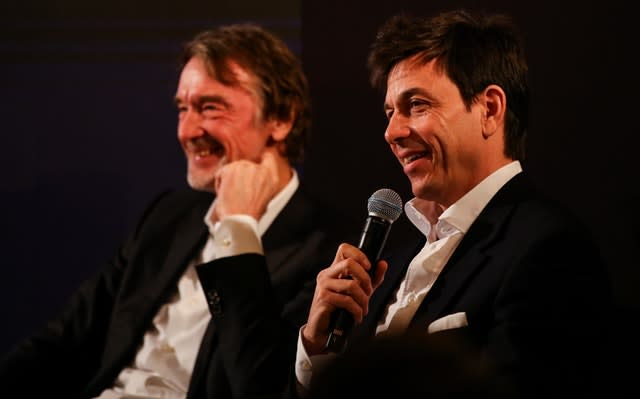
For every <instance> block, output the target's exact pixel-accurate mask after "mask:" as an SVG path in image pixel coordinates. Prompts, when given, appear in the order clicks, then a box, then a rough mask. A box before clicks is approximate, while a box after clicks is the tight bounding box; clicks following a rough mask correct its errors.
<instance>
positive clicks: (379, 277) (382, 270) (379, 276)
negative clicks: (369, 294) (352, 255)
mask: <svg viewBox="0 0 640 399" xmlns="http://www.w3.org/2000/svg"><path fill="white" fill-rule="evenodd" d="M387 269H389V264H388V263H387V261H385V260H380V261H378V265H377V266H376V270H375V272H374V273H373V277H372V279H371V284H372V285H373V288H374V289H377V288H378V287H379V286H380V284H382V281H383V280H384V275H385V274H386V273H387Z"/></svg>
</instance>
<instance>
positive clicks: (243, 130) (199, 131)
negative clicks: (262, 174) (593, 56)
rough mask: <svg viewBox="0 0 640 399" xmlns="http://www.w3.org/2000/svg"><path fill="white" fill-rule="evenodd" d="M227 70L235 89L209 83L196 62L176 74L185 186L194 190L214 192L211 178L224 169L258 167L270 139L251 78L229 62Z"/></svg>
mask: <svg viewBox="0 0 640 399" xmlns="http://www.w3.org/2000/svg"><path fill="white" fill-rule="evenodd" d="M230 67H231V71H232V72H233V73H234V74H235V76H236V78H237V81H238V83H237V84H235V85H233V86H226V85H224V84H222V83H221V82H220V81H218V80H216V79H214V78H212V77H211V76H210V75H209V73H208V71H207V68H206V66H205V63H204V62H203V61H202V60H201V59H200V58H198V57H193V58H192V59H191V60H190V61H189V62H188V63H187V64H186V65H185V66H184V68H183V69H182V73H181V74H180V81H179V83H178V89H177V92H176V96H175V100H176V104H177V107H178V140H179V141H180V144H181V146H182V149H183V150H184V153H185V155H186V157H187V163H188V172H187V180H188V182H189V185H190V186H191V187H193V188H194V189H197V190H205V191H214V182H215V174H216V172H217V171H218V169H220V167H221V166H222V165H224V164H227V163H229V162H233V161H237V160H240V159H246V160H251V161H255V162H258V161H259V160H260V157H261V156H262V153H263V152H264V150H265V148H266V146H267V142H268V140H269V137H270V135H271V131H272V129H271V127H272V126H271V125H272V124H270V123H268V122H264V121H263V118H262V113H261V107H262V103H261V101H260V99H259V98H258V95H257V94H256V93H257V91H256V90H257V89H254V88H255V87H256V84H255V83H254V80H253V79H254V78H253V77H252V76H251V75H249V74H248V73H247V72H246V71H245V70H243V69H242V68H240V66H238V65H237V64H235V63H233V62H232V63H230Z"/></svg>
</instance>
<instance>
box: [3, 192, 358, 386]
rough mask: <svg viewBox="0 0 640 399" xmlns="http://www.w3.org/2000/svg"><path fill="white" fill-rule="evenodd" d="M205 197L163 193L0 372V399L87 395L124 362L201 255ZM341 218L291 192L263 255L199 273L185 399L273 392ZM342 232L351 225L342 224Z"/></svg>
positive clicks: (329, 255) (330, 254)
mask: <svg viewBox="0 0 640 399" xmlns="http://www.w3.org/2000/svg"><path fill="white" fill-rule="evenodd" d="M212 200H213V195H211V194H208V193H202V192H196V191H191V190H189V191H187V192H169V193H166V194H163V195H161V196H160V197H159V198H158V199H157V200H156V201H154V203H153V204H152V205H151V206H149V207H148V209H147V211H146V212H145V214H144V215H143V217H142V219H141V220H140V222H139V224H138V225H137V226H136V228H135V229H134V231H133V232H132V234H131V236H130V237H129V238H128V239H127V240H126V242H125V243H124V245H123V246H122V248H121V249H120V250H119V252H118V254H117V255H116V256H115V257H114V258H113V260H112V261H111V262H110V264H109V265H108V267H106V268H104V269H103V270H101V271H100V272H99V273H97V275H96V276H95V277H93V278H92V279H90V280H89V281H87V282H85V283H84V284H83V285H82V286H81V287H80V288H79V290H78V291H77V292H76V293H75V294H74V296H73V297H72V298H71V300H70V302H69V303H68V305H67V306H66V307H65V309H64V311H63V312H62V314H61V315H60V316H59V317H58V318H56V319H55V320H53V321H51V322H50V323H48V324H47V326H46V327H45V328H44V329H43V331H41V332H39V333H37V334H35V335H34V336H32V337H29V338H28V339H25V340H24V341H23V342H21V343H20V344H19V345H17V346H16V348H15V349H14V350H13V351H12V352H10V353H9V354H8V355H7V356H6V357H5V358H4V359H3V360H2V362H1V363H0V381H1V383H0V390H5V392H12V391H13V392H15V393H20V395H21V396H22V397H45V396H46V395H54V396H55V395H58V396H63V397H80V398H91V397H94V396H96V395H98V394H100V392H102V390H104V389H105V388H107V387H110V386H112V384H113V382H114V381H115V378H116V377H117V375H118V374H119V373H120V371H121V370H122V369H123V368H124V367H126V366H128V365H130V364H131V362H132V361H133V358H134V356H135V354H136V351H137V349H138V347H139V345H140V344H141V343H142V337H143V335H144V333H145V332H146V331H147V329H148V328H149V327H150V326H151V323H152V319H153V317H154V316H155V315H156V313H157V311H158V310H159V308H160V307H161V306H162V305H163V304H164V303H166V301H167V300H168V299H169V298H170V296H171V295H172V294H173V293H175V290H176V287H177V282H178V280H179V279H180V277H181V276H182V274H183V272H184V271H185V269H186V267H187V265H188V263H189V262H190V261H191V259H193V258H194V256H195V255H196V254H197V253H198V252H199V251H200V250H201V249H202V247H203V246H204V244H205V242H206V240H207V237H208V230H207V227H206V225H205V224H204V222H203V218H204V215H205V213H206V211H207V210H208V208H209V206H210V205H211V202H212ZM338 222H341V223H344V220H343V219H342V218H340V219H339V218H338V214H337V213H334V212H333V211H331V210H329V209H327V208H326V207H322V206H320V205H318V204H317V203H315V202H314V201H313V200H311V199H310V197H309V196H307V195H306V194H305V193H304V191H303V188H302V187H300V188H298V190H297V191H296V192H295V194H294V196H293V197H292V198H291V200H290V201H289V203H288V204H287V205H286V206H285V208H284V209H283V210H282V212H281V213H280V214H279V215H278V217H277V218H276V219H275V220H274V221H273V223H272V225H271V226H270V227H269V228H268V230H267V231H266V233H265V234H264V236H263V240H262V242H263V248H264V251H265V256H261V255H257V254H246V255H239V256H232V257H228V258H221V259H217V260H215V261H212V262H209V263H207V264H204V265H200V266H198V267H197V271H198V274H199V277H200V279H201V283H202V285H203V288H204V290H205V293H206V296H207V301H208V303H209V306H210V310H211V312H212V320H211V322H210V325H209V327H208V329H207V331H206V333H205V335H204V338H203V340H202V342H201V344H200V350H199V354H198V357H197V359H196V364H195V368H194V371H193V374H192V379H191V384H190V388H189V392H188V398H206V397H211V398H231V397H246V396H260V395H266V394H272V393H273V394H276V395H277V394H278V393H279V392H281V390H282V388H283V387H284V385H285V383H286V380H287V376H288V374H287V373H288V371H289V365H291V364H292V363H293V359H294V358H295V343H296V338H295V337H296V334H297V330H298V328H299V327H300V326H301V325H302V323H303V322H304V321H305V320H306V315H307V312H308V309H309V305H310V301H311V298H312V296H313V291H314V287H315V277H316V275H317V273H318V271H319V270H320V269H321V268H323V267H326V266H327V265H329V264H330V263H331V261H332V259H333V257H334V254H335V250H336V245H337V242H336V241H335V240H339V239H342V238H343V236H342V234H341V233H340V232H339V231H337V230H338V228H339V224H338ZM344 230H345V231H347V230H348V227H345V229H344Z"/></svg>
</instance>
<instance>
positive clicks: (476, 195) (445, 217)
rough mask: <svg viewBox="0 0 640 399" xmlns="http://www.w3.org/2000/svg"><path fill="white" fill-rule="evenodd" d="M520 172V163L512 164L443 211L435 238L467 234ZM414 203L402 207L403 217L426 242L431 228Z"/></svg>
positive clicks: (492, 175)
mask: <svg viewBox="0 0 640 399" xmlns="http://www.w3.org/2000/svg"><path fill="white" fill-rule="evenodd" d="M520 172H522V165H520V162H519V161H513V162H511V163H509V164H507V165H505V166H503V167H501V168H499V169H498V170H496V171H495V172H493V173H492V174H490V175H489V176H487V177H486V178H485V179H484V180H482V181H481V182H480V183H478V184H477V185H476V186H475V187H474V188H472V189H471V190H470V191H469V192H467V193H466V194H465V195H463V196H462V197H461V198H460V199H459V200H458V201H456V202H455V203H454V204H453V205H451V206H450V207H449V208H447V209H445V211H444V212H442V214H441V215H440V216H439V217H438V222H437V224H436V226H435V229H436V230H435V235H436V236H437V238H442V237H446V236H449V235H451V234H453V233H455V232H458V231H460V232H462V233H466V232H467V231H468V230H469V227H470V226H471V224H472V223H473V222H474V221H475V220H476V218H477V217H478V215H479V214H480V212H482V210H483V209H484V207H485V206H486V205H487V203H489V201H490V200H491V198H493V196H494V195H495V194H496V193H497V192H498V190H500V188H501V187H502V186H504V185H505V184H506V183H507V182H508V181H509V180H511V178H513V177H514V176H515V175H517V174H518V173H520ZM414 200H415V198H414V199H412V200H410V201H407V203H406V204H405V206H404V209H405V214H406V215H407V218H408V219H409V220H410V221H411V223H413V225H414V226H416V228H417V229H418V230H420V231H421V232H422V234H424V235H425V236H426V237H427V239H430V237H432V235H431V229H432V228H433V227H432V226H431V224H430V223H429V221H428V219H427V218H426V217H425V216H424V215H423V214H422V213H420V211H418V209H416V207H415V206H414V205H413V202H414ZM430 241H431V240H430Z"/></svg>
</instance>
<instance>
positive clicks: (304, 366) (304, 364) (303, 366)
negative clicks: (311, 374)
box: [300, 360, 311, 370]
mask: <svg viewBox="0 0 640 399" xmlns="http://www.w3.org/2000/svg"><path fill="white" fill-rule="evenodd" d="M300 368H301V369H303V370H311V364H309V362H308V361H306V360H303V361H301V362H300Z"/></svg>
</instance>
